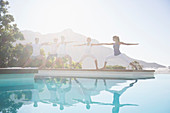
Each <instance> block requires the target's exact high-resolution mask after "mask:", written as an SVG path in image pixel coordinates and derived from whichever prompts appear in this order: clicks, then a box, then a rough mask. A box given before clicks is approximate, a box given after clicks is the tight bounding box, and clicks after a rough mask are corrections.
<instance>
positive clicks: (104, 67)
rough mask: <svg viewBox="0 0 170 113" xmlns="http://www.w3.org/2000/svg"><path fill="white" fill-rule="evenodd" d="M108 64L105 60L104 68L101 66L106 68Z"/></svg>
mask: <svg viewBox="0 0 170 113" xmlns="http://www.w3.org/2000/svg"><path fill="white" fill-rule="evenodd" d="M106 65H107V62H106V61H105V62H104V66H103V68H101V69H106Z"/></svg>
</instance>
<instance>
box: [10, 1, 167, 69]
mask: <svg viewBox="0 0 170 113" xmlns="http://www.w3.org/2000/svg"><path fill="white" fill-rule="evenodd" d="M9 2H10V7H11V8H10V13H11V14H12V15H13V16H14V18H15V23H17V25H18V27H19V29H20V30H22V31H23V30H30V31H33V32H39V33H41V34H47V33H57V32H60V31H62V30H65V29H68V28H70V29H72V30H73V31H74V32H76V33H79V34H82V35H85V36H90V37H92V38H94V39H96V40H98V41H99V42H112V36H113V35H118V36H120V39H121V41H123V42H131V43H133V42H137V43H139V44H140V45H139V46H121V51H122V53H125V54H127V55H128V56H131V57H134V58H137V59H142V60H145V61H148V62H156V63H159V64H163V65H166V66H168V65H170V60H169V58H170V54H169V53H168V51H169V49H170V44H169V42H170V38H169V29H170V21H169V20H170V7H169V4H170V1H168V0H163V1H159V0H151V1H147V0H143V1H135V0H130V1H122V0H120V1H114V0H113V1H107V2H105V1H97V0H94V1H90V0H86V1H79V0H70V1H66V0H62V1H59V0H48V1H47V0H29V1H23V0H17V1H12V0H9ZM110 47H111V46H110Z"/></svg>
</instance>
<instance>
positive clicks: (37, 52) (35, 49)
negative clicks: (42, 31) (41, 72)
mask: <svg viewBox="0 0 170 113" xmlns="http://www.w3.org/2000/svg"><path fill="white" fill-rule="evenodd" d="M32 48H33V52H32V56H39V55H40V44H32Z"/></svg>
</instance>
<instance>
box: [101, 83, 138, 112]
mask: <svg viewBox="0 0 170 113" xmlns="http://www.w3.org/2000/svg"><path fill="white" fill-rule="evenodd" d="M136 82H137V80H135V82H133V83H131V84H129V86H126V87H124V88H123V89H122V90H120V91H116V90H109V89H108V88H107V85H106V81H105V80H104V84H105V90H106V91H108V92H110V93H112V94H113V103H112V104H105V105H113V106H114V107H113V109H112V113H119V109H120V107H124V106H138V105H136V104H120V101H119V100H120V96H121V95H122V94H123V93H124V92H125V91H126V90H127V89H128V88H130V87H132V86H133V85H134V84H135V83H136Z"/></svg>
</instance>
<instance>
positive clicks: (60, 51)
mask: <svg viewBox="0 0 170 113" xmlns="http://www.w3.org/2000/svg"><path fill="white" fill-rule="evenodd" d="M58 54H62V55H66V54H67V52H66V44H65V43H63V44H62V43H61V44H60V45H59V47H58Z"/></svg>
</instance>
